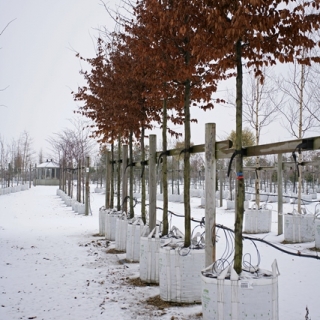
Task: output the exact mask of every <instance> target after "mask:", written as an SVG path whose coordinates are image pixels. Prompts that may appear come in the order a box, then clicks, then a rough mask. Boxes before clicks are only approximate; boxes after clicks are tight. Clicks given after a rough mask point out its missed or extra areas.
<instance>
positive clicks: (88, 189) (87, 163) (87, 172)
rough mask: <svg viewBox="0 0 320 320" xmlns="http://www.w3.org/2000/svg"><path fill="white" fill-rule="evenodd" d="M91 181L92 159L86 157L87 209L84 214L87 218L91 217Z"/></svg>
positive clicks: (85, 208)
mask: <svg viewBox="0 0 320 320" xmlns="http://www.w3.org/2000/svg"><path fill="white" fill-rule="evenodd" d="M89 180H90V158H89V157H86V199H85V207H84V214H85V215H86V216H87V215H89V197H90V195H89V194H90V187H89Z"/></svg>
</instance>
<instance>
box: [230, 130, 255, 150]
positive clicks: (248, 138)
mask: <svg viewBox="0 0 320 320" xmlns="http://www.w3.org/2000/svg"><path fill="white" fill-rule="evenodd" d="M228 139H229V140H231V141H232V143H233V145H234V146H235V142H236V132H235V131H234V130H232V131H231V133H230V135H229V136H228ZM254 145H255V137H254V134H253V132H252V131H251V130H250V129H249V128H244V129H243V130H242V146H243V147H250V146H254Z"/></svg>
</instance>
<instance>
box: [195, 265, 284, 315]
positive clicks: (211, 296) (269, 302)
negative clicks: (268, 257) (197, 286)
mask: <svg viewBox="0 0 320 320" xmlns="http://www.w3.org/2000/svg"><path fill="white" fill-rule="evenodd" d="M278 275H279V271H278V266H277V262H276V260H275V261H274V262H273V263H272V266H271V271H268V270H262V269H257V270H256V271H255V272H252V271H251V272H250V271H249V272H244V271H242V273H241V274H240V276H239V275H238V274H237V273H236V272H235V271H234V269H233V268H232V266H228V267H227V268H225V269H223V270H220V269H218V270H216V269H215V268H214V265H210V266H209V267H208V268H206V269H205V270H203V271H202V272H201V281H202V314H203V319H204V320H247V319H259V320H278V319H279V306H278Z"/></svg>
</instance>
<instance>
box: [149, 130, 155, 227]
mask: <svg viewBox="0 0 320 320" xmlns="http://www.w3.org/2000/svg"><path fill="white" fill-rule="evenodd" d="M156 145H157V136H156V135H155V134H150V135H149V230H150V231H152V230H153V229H154V228H155V227H156V220H157V215H156V206H157V179H156Z"/></svg>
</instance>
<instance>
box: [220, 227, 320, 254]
mask: <svg viewBox="0 0 320 320" xmlns="http://www.w3.org/2000/svg"><path fill="white" fill-rule="evenodd" d="M216 227H218V228H221V229H224V230H228V231H230V232H233V233H234V231H233V230H232V229H230V228H228V227H226V226H224V225H221V224H216ZM242 238H243V239H245V240H250V241H258V242H262V243H265V244H267V245H269V246H271V247H272V248H274V249H277V250H279V251H281V252H283V253H286V254H290V255H292V256H296V257H302V258H312V259H316V260H320V256H318V255H316V256H315V255H310V254H301V252H300V251H298V253H295V252H290V251H287V250H285V249H281V248H279V247H277V246H276V245H274V244H272V243H270V242H269V241H266V240H263V239H259V238H251V237H247V236H242Z"/></svg>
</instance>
